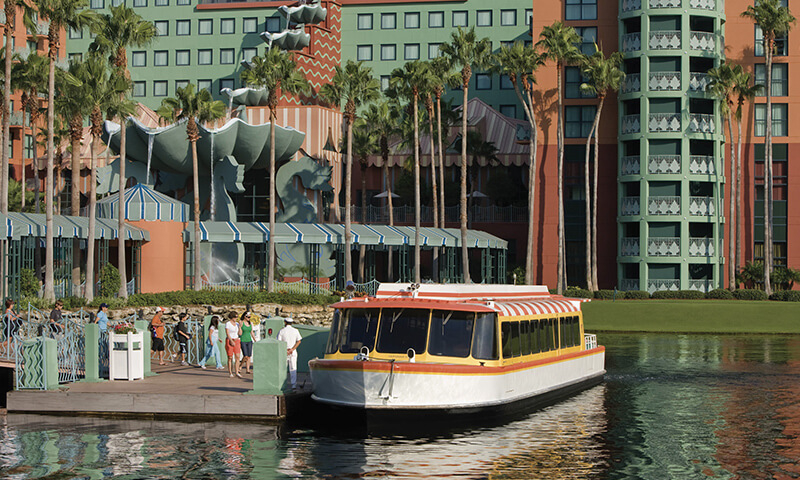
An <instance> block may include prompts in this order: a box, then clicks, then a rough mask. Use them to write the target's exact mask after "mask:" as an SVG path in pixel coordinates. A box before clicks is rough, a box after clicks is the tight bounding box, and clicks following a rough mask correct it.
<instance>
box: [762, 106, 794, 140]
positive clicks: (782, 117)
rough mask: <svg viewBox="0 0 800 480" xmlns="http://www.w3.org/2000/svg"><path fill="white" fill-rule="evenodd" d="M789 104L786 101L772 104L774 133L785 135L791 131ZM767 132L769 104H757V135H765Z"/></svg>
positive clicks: (775, 134)
mask: <svg viewBox="0 0 800 480" xmlns="http://www.w3.org/2000/svg"><path fill="white" fill-rule="evenodd" d="M788 114H789V105H788V104H786V103H773V104H772V135H773V136H775V137H785V136H786V135H788V133H789V118H788ZM766 134H767V105H766V104H764V103H760V104H757V105H756V122H755V135H756V137H763V136H766Z"/></svg>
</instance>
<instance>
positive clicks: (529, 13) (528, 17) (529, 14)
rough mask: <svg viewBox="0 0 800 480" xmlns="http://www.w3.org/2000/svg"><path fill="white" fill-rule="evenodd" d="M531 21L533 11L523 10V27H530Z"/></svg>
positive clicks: (529, 9)
mask: <svg viewBox="0 0 800 480" xmlns="http://www.w3.org/2000/svg"><path fill="white" fill-rule="evenodd" d="M532 20H533V9H531V8H526V9H525V25H528V26H530V25H531V21H532Z"/></svg>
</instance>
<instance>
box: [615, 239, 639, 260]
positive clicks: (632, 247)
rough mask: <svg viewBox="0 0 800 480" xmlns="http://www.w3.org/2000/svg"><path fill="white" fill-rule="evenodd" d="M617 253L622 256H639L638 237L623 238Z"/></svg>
mask: <svg viewBox="0 0 800 480" xmlns="http://www.w3.org/2000/svg"><path fill="white" fill-rule="evenodd" d="M619 254H620V255H621V256H623V257H638V256H639V239H638V238H623V239H622V243H620V246H619Z"/></svg>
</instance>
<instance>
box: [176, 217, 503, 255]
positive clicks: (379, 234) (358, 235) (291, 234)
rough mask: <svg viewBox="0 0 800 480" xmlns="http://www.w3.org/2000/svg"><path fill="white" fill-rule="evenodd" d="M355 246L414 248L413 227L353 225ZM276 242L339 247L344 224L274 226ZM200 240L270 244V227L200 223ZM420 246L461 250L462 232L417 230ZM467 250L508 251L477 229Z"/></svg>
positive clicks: (186, 232) (188, 234)
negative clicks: (268, 242) (497, 249)
mask: <svg viewBox="0 0 800 480" xmlns="http://www.w3.org/2000/svg"><path fill="white" fill-rule="evenodd" d="M193 225H194V224H193V223H189V224H188V225H187V228H186V229H185V230H184V231H183V240H184V241H185V242H190V241H191V240H192V236H193V231H194V230H193V228H194V227H193ZM352 232H353V244H354V245H386V246H401V245H414V227H407V226H400V227H398V226H393V227H390V226H389V225H363V224H358V223H354V224H352ZM275 240H276V242H277V243H280V244H296V243H306V244H312V243H314V244H321V245H322V244H333V245H342V244H344V243H345V239H344V225H342V224H329V223H326V224H323V223H276V224H275ZM200 241H202V242H211V243H225V242H241V243H264V242H267V241H269V224H268V223H264V222H200ZM420 245H421V246H423V247H429V248H430V247H460V246H461V231H460V230H459V229H457V228H431V227H423V228H420ZM467 246H468V247H470V248H502V249H505V248H508V242H507V241H506V240H503V239H502V238H499V237H496V236H494V235H492V234H489V233H486V232H482V231H479V230H468V231H467Z"/></svg>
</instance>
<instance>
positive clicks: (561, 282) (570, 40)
mask: <svg viewBox="0 0 800 480" xmlns="http://www.w3.org/2000/svg"><path fill="white" fill-rule="evenodd" d="M580 41H581V37H580V36H578V34H577V33H575V29H574V28H572V27H569V26H566V25H564V24H563V23H562V22H560V21H557V22H554V23H553V24H552V25H550V26H547V27H544V28H543V29H542V32H541V33H540V34H539V41H538V42H536V46H537V47H538V48H541V49H542V51H543V58H544V59H546V60H552V61H554V62H556V71H557V77H556V78H557V80H556V81H557V82H558V115H557V119H558V127H557V128H556V141H557V146H558V148H557V149H558V167H557V170H558V173H557V176H558V284H557V287H556V290H557V292H558V293H559V294H561V293H563V291H564V287H565V283H566V269H565V263H566V258H565V245H564V173H563V172H564V124H563V122H562V120H561V118H562V116H563V110H564V107H563V92H562V87H561V71H562V70H563V67H564V65H570V64H573V63H577V62H578V60H579V59H580V58H581V55H582V54H581V52H580V51H579V50H578V47H577V46H576V44H578V43H579V42H580Z"/></svg>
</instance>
